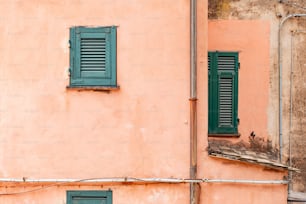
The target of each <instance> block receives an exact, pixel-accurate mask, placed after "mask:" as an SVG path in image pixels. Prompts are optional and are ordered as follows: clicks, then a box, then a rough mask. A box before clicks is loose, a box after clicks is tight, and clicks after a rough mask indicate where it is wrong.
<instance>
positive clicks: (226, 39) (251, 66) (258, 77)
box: [208, 20, 270, 140]
mask: <svg viewBox="0 0 306 204" xmlns="http://www.w3.org/2000/svg"><path fill="white" fill-rule="evenodd" d="M208 38H209V41H208V50H210V51H214V50H219V51H237V52H239V61H240V69H239V82H238V84H239V88H238V96H239V99H238V117H239V119H240V124H239V126H238V131H239V133H240V134H241V136H242V138H243V139H244V140H247V138H248V136H249V135H250V133H251V132H252V131H254V132H255V134H256V136H257V137H263V138H265V139H267V138H268V122H267V121H268V119H267V118H268V100H269V67H270V61H269V60H270V24H269V21H264V20H217V21H213V20H212V21H210V22H209V34H208Z"/></svg>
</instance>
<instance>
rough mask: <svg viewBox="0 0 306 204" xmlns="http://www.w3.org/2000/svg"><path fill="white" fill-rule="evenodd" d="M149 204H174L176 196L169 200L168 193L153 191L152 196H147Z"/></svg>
mask: <svg viewBox="0 0 306 204" xmlns="http://www.w3.org/2000/svg"><path fill="white" fill-rule="evenodd" d="M148 201H149V202H150V203H154V204H155V203H175V202H176V201H177V196H175V197H173V196H172V197H171V199H170V198H169V193H167V192H165V191H164V190H153V192H152V194H151V195H149V196H148Z"/></svg>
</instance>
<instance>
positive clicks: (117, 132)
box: [0, 0, 286, 204]
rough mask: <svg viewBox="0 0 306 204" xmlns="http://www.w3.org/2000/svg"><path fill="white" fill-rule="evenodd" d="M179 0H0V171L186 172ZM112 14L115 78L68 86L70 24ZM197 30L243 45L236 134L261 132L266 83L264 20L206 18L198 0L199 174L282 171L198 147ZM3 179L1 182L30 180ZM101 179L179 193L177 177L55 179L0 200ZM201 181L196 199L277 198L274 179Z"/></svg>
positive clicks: (202, 61) (163, 199)
mask: <svg viewBox="0 0 306 204" xmlns="http://www.w3.org/2000/svg"><path fill="white" fill-rule="evenodd" d="M189 4H190V1H189V0H179V1H175V2H174V1H173V0H147V1H141V0H129V1H127V0H86V1H85V0H62V1H56V0H31V1H19V0H12V1H0V30H1V32H0V59H1V60H0V83H1V97H0V177H1V178H22V177H27V178H37V179H39V178H80V179H84V178H104V177H126V176H127V177H137V178H141V177H160V178H170V177H175V178H188V177H189V128H190V127H189V125H190V123H189V66H190V65H189V62H190V60H189V57H190V56H189V51H190V48H189V46H190V39H189V26H190V25H189V19H190V18H189V15H190V6H189ZM111 25H115V26H118V29H117V33H118V34H117V76H118V84H119V85H120V89H119V90H116V91H110V92H100V91H76V90H67V89H66V86H67V85H68V84H69V77H68V68H69V47H68V46H69V44H68V40H69V28H70V27H72V26H111ZM250 30H251V31H252V32H250ZM207 31H209V34H208V35H207ZM207 36H208V37H209V40H208V48H209V50H212V49H220V50H232V49H234V50H239V51H240V52H241V55H240V62H241V64H242V66H241V67H242V68H241V70H240V73H239V74H240V79H239V97H240V98H239V115H240V118H241V125H240V126H239V130H240V132H241V133H242V138H243V139H246V136H247V135H248V134H249V131H250V130H254V131H255V132H256V133H258V134H260V135H262V136H263V137H266V132H267V127H266V126H267V112H266V111H267V100H268V96H267V92H265V91H261V90H268V80H269V75H268V66H269V24H268V23H267V22H257V21H254V22H252V21H246V22H241V21H233V22H226V21H224V22H223V21H220V22H210V24H209V27H208V29H207V2H206V0H199V1H198V124H199V125H198V137H199V140H198V143H199V149H198V161H199V170H198V172H199V173H198V174H199V176H198V177H199V178H220V179H222V178H223V179H229V178H236V179H239V178H241V179H282V176H283V175H284V173H281V172H275V171H270V170H265V169H264V168H261V167H257V166H254V165H246V164H241V163H236V162H225V161H223V160H216V159H211V158H208V156H207V151H206V148H207ZM245 36H247V37H245ZM256 41H259V42H261V43H256ZM257 58H260V59H261V60H260V61H258V60H257ZM255 70H256V72H255ZM265 70H267V71H265ZM250 106H251V107H253V108H252V109H250V108H249V107H250ZM240 127H241V128H240ZM1 186H2V187H1V188H0V190H1V193H5V192H20V191H23V190H31V189H33V188H34V187H31V186H28V187H18V186H15V187H8V188H6V187H5V184H3V183H2V184H1ZM109 188H110V189H112V190H113V203H116V204H129V203H135V204H138V203H139V204H140V203H141V204H143V203H178V204H180V203H188V202H189V186H188V185H187V184H176V185H169V184H162V185H161V184H158V185H102V186H73V185H72V186H62V187H60V186H57V187H54V188H49V189H45V190H42V191H38V192H33V193H28V194H20V195H14V196H1V195H0V203H8V204H15V203H16V204H17V203H18V204H19V203H25V204H40V203H46V204H49V203H50V204H57V203H61V204H62V203H65V202H66V197H65V192H66V190H90V189H91V190H94V189H102V190H107V189H109ZM202 189H203V190H202V191H201V203H212V204H213V203H216V204H217V203H256V204H257V203H285V199H286V186H284V185H283V186H280V185H276V186H268V187H267V186H253V185H251V186H241V185H223V184H220V185H219V184H203V185H202ZM268 194H269V196H267V195H268Z"/></svg>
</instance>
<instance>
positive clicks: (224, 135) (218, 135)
mask: <svg viewBox="0 0 306 204" xmlns="http://www.w3.org/2000/svg"><path fill="white" fill-rule="evenodd" d="M208 137H240V133H236V134H208Z"/></svg>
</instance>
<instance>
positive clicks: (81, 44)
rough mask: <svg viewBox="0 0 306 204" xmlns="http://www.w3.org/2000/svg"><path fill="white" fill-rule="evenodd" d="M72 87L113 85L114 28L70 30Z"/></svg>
mask: <svg viewBox="0 0 306 204" xmlns="http://www.w3.org/2000/svg"><path fill="white" fill-rule="evenodd" d="M70 36H71V38H70V41H71V50H70V62H71V65H70V66H71V80H70V85H71V86H116V83H117V82H116V27H98V28H88V27H74V28H71V29H70Z"/></svg>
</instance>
